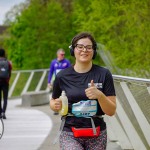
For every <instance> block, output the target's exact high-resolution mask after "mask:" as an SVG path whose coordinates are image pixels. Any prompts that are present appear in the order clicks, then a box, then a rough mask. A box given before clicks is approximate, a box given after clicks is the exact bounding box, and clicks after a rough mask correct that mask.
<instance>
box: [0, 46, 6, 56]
mask: <svg viewBox="0 0 150 150" xmlns="http://www.w3.org/2000/svg"><path fill="white" fill-rule="evenodd" d="M0 57H5V50H4V49H3V48H0Z"/></svg>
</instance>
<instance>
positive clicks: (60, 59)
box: [48, 49, 71, 89]
mask: <svg viewBox="0 0 150 150" xmlns="http://www.w3.org/2000/svg"><path fill="white" fill-rule="evenodd" d="M69 66H71V63H70V61H69V60H67V59H65V51H64V50H63V49H58V50H57V58H56V59H53V60H52V61H51V63H50V69H49V74H48V88H49V89H52V86H53V81H54V79H55V76H56V74H57V73H58V72H59V71H61V70H62V69H65V68H68V67H69Z"/></svg>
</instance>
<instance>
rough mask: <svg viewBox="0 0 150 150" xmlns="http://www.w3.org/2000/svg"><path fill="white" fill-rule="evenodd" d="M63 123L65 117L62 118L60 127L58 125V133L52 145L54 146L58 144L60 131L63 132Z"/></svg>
mask: <svg viewBox="0 0 150 150" xmlns="http://www.w3.org/2000/svg"><path fill="white" fill-rule="evenodd" d="M65 121H66V116H63V117H62V121H61V125H60V129H59V131H58V133H57V135H56V137H55V140H54V142H53V144H56V143H57V142H58V139H59V137H60V134H61V132H62V130H63V128H64V125H65Z"/></svg>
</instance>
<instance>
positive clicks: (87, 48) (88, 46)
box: [76, 44, 93, 52]
mask: <svg viewBox="0 0 150 150" xmlns="http://www.w3.org/2000/svg"><path fill="white" fill-rule="evenodd" d="M76 48H77V50H78V51H83V50H84V49H86V50H87V52H92V51H93V46H92V45H86V46H84V45H83V44H77V45H76Z"/></svg>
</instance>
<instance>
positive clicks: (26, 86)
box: [21, 71, 34, 95]
mask: <svg viewBox="0 0 150 150" xmlns="http://www.w3.org/2000/svg"><path fill="white" fill-rule="evenodd" d="M33 75H34V71H32V72H31V74H30V77H29V79H28V81H27V82H26V85H25V87H24V89H23V91H22V92H21V95H22V94H24V93H25V92H27V90H28V88H29V86H30V83H31V81H32V78H33Z"/></svg>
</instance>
